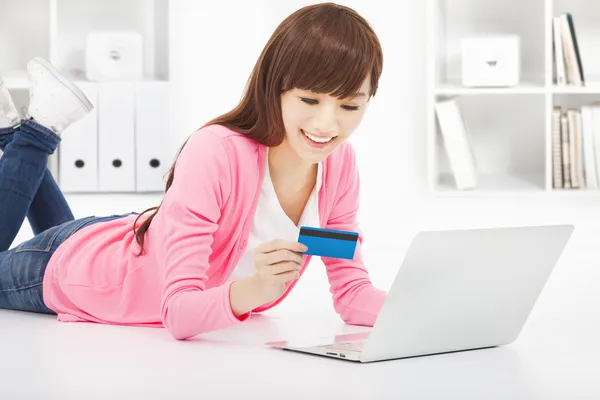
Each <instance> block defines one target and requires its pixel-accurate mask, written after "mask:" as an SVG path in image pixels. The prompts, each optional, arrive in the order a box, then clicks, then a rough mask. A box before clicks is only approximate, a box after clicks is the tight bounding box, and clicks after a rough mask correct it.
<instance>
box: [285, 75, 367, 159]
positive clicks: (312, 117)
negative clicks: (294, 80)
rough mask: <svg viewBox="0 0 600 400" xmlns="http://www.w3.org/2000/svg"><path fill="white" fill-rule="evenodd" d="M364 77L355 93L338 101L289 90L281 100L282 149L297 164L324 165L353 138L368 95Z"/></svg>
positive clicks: (327, 96) (328, 96) (322, 95)
mask: <svg viewBox="0 0 600 400" xmlns="http://www.w3.org/2000/svg"><path fill="white" fill-rule="evenodd" d="M369 82H370V79H369V77H367V78H366V79H365V80H364V82H363V84H362V86H361V88H360V90H359V91H358V93H357V94H356V95H355V96H354V97H352V96H350V97H348V98H343V99H339V98H336V97H333V96H331V95H329V94H324V93H314V92H312V91H310V90H302V89H297V88H294V89H291V90H289V91H287V92H285V93H284V94H283V95H282V96H281V111H282V117H283V124H284V127H285V138H284V143H282V144H283V145H284V146H287V147H289V148H290V149H291V150H292V151H293V153H294V154H295V155H297V156H298V158H299V159H300V160H302V161H303V162H306V163H310V164H314V163H318V162H320V161H323V160H324V159H325V158H327V156H329V155H330V154H331V153H332V152H333V150H334V149H335V148H336V147H337V146H339V145H340V144H342V143H343V142H344V141H345V140H346V139H348V138H349V137H350V135H352V133H353V132H354V130H355V129H356V128H357V127H358V125H359V124H360V122H361V121H362V119H363V116H364V115H365V112H366V109H367V106H368V101H369V93H370V84H369Z"/></svg>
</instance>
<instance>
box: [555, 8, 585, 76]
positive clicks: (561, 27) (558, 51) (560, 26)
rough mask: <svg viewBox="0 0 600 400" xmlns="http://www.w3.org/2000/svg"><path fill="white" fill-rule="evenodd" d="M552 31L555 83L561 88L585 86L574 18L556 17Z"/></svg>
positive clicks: (568, 15) (566, 14)
mask: <svg viewBox="0 0 600 400" xmlns="http://www.w3.org/2000/svg"><path fill="white" fill-rule="evenodd" d="M552 29H553V32H552V39H553V40H552V45H553V46H552V47H553V49H554V60H553V65H554V83H555V84H557V85H559V86H565V85H574V86H585V79H584V75H583V66H582V64H581V55H580V53H579V45H578V44H577V35H576V33H575V24H574V22H573V16H572V15H571V14H570V13H565V14H562V15H560V16H558V17H554V18H553V20H552Z"/></svg>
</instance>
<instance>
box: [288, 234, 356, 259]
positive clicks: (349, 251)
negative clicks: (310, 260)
mask: <svg viewBox="0 0 600 400" xmlns="http://www.w3.org/2000/svg"><path fill="white" fill-rule="evenodd" d="M298 242H300V243H302V244H304V245H306V247H308V250H307V251H305V252H304V253H303V254H310V255H312V256H321V257H332V258H345V259H348V260H352V259H353V258H354V251H355V250H356V243H357V242H358V232H348V231H336V230H332V229H322V228H311V227H308V226H301V227H300V235H299V236H298Z"/></svg>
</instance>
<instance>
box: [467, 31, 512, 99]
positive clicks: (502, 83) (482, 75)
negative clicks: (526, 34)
mask: <svg viewBox="0 0 600 400" xmlns="http://www.w3.org/2000/svg"><path fill="white" fill-rule="evenodd" d="M520 53H521V40H520V37H519V36H517V35H497V36H496V35H495V36H492V35H490V36H480V37H469V38H464V39H463V40H462V84H463V86H468V87H510V86H515V85H517V84H518V83H519V81H520V78H521V54H520Z"/></svg>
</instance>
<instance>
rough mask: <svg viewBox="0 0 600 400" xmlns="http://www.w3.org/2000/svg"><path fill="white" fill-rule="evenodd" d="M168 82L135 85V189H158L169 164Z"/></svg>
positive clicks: (162, 184) (163, 184)
mask: <svg viewBox="0 0 600 400" xmlns="http://www.w3.org/2000/svg"><path fill="white" fill-rule="evenodd" d="M169 107H170V92H169V84H168V82H161V81H148V82H140V83H137V84H136V108H135V121H136V127H135V141H136V191H138V192H162V191H164V190H165V184H166V180H167V177H168V176H167V174H168V172H169V168H170V167H171V163H172V161H173V160H172V159H171V158H172V157H170V155H169V149H170V146H169V142H168V139H169V133H170V132H169V121H170V115H169V114H170V108H169Z"/></svg>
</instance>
